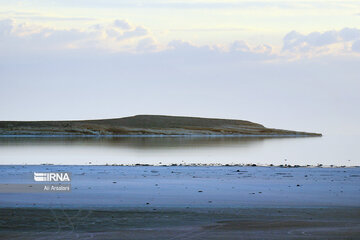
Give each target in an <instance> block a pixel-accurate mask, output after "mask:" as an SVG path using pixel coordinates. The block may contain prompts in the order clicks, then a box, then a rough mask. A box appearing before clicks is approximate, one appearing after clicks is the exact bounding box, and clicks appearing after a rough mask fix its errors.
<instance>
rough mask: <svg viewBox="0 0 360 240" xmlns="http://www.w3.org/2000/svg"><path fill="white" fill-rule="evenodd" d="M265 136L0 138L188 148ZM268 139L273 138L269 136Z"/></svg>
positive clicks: (23, 142) (21, 142)
mask: <svg viewBox="0 0 360 240" xmlns="http://www.w3.org/2000/svg"><path fill="white" fill-rule="evenodd" d="M265 139H266V138H264V137H71V138H69V137H68V138H61V137H39V138H34V137H15V138H11V137H7V138H0V147H2V146H13V145H18V146H31V145H34V146H41V145H42V146H44V145H53V146H54V145H78V146H85V145H86V146H94V147H97V146H103V147H129V148H138V149H147V148H151V149H154V148H159V149H161V148H186V147H191V148H193V147H225V146H236V147H246V146H249V145H252V144H261V143H262V141H263V140H265ZM267 140H271V139H270V138H267Z"/></svg>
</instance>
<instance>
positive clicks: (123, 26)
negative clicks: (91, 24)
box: [114, 19, 132, 30]
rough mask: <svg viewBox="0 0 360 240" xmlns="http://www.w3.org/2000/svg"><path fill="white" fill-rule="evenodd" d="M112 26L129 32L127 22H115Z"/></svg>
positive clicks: (129, 26)
mask: <svg viewBox="0 0 360 240" xmlns="http://www.w3.org/2000/svg"><path fill="white" fill-rule="evenodd" d="M114 26H115V27H118V28H120V29H125V30H129V29H131V28H132V27H131V25H130V23H129V22H128V21H127V20H118V19H117V20H115V21H114Z"/></svg>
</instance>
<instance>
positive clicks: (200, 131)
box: [0, 115, 322, 137]
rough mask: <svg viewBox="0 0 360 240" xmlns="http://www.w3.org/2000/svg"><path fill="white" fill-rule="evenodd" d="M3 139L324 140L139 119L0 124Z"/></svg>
mask: <svg viewBox="0 0 360 240" xmlns="http://www.w3.org/2000/svg"><path fill="white" fill-rule="evenodd" d="M0 136H5V137H6V136H47V137H53V136H60V137H64V136H66V137H68V136H69V137H72V136H85V137H90V136H95V137H107V136H113V137H116V136H117V137H121V136H150V137H154V136H170V137H174V136H205V137H208V136H221V137H224V136H239V137H241V136H242V137H252V136H257V137H278V136H288V137H297V136H303V137H308V136H322V134H320V133H310V132H301V131H291V130H283V129H274V128H266V127H264V126H263V125H261V124H258V123H253V122H250V121H245V120H232V119H213V118H196V117H176V116H162V115H137V116H133V117H125V118H115V119H100V120H83V121H0Z"/></svg>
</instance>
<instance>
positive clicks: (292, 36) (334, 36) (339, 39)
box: [283, 28, 360, 54]
mask: <svg viewBox="0 0 360 240" xmlns="http://www.w3.org/2000/svg"><path fill="white" fill-rule="evenodd" d="M359 39H360V30H359V29H356V28H344V29H342V30H340V31H334V30H333V31H326V32H312V33H310V34H308V35H304V34H301V33H298V32H296V31H292V32H290V33H288V34H286V36H285V37H284V38H283V51H288V52H297V53H311V54H318V53H320V54H332V53H339V52H340V53H346V52H347V51H348V49H349V47H348V46H351V44H352V43H353V42H354V41H356V40H359Z"/></svg>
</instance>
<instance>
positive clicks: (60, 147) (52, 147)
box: [0, 136, 360, 166]
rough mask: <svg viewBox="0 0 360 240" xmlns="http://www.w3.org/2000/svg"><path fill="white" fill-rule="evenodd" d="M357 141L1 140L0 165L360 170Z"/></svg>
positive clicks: (257, 139) (318, 139)
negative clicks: (319, 166) (196, 165)
mask: <svg viewBox="0 0 360 240" xmlns="http://www.w3.org/2000/svg"><path fill="white" fill-rule="evenodd" d="M356 142H357V138H355V137H348V136H347V137H345V136H342V137H341V136H340V137H339V136H337V137H336V136H333V137H329V136H324V137H321V138H319V137H312V138H263V137H116V138H111V137H105V138H96V137H95V138H83V137H78V138H76V137H72V138H59V137H40V138H33V137H26V138H19V137H17V138H0V164H42V163H51V164H136V163H142V164H173V163H177V164H180V163H183V164H190V163H202V164H213V163H217V164H249V163H251V164H252V163H255V164H277V165H278V164H291V165H295V164H297V165H317V164H324V165H336V166H340V165H346V166H355V165H360V158H359V155H360V154H359V153H358V152H357V151H356V149H357V148H356V147H355V145H356Z"/></svg>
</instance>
